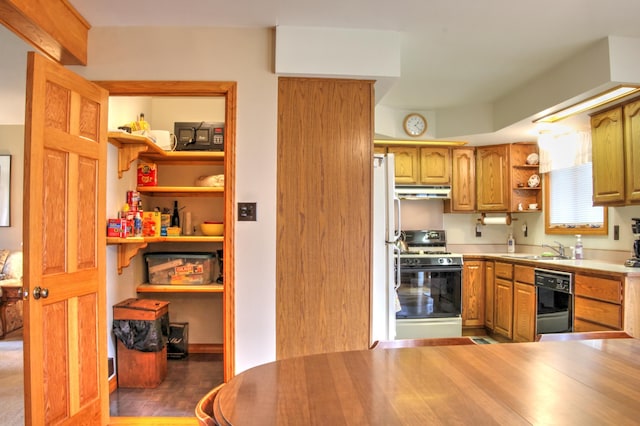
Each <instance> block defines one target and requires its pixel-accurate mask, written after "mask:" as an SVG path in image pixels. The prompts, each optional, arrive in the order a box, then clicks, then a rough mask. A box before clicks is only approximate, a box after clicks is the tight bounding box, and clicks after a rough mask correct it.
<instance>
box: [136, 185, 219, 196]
mask: <svg viewBox="0 0 640 426" xmlns="http://www.w3.org/2000/svg"><path fill="white" fill-rule="evenodd" d="M136 190H137V191H138V192H139V193H141V194H144V195H155V196H167V197H168V196H172V197H195V196H198V197H200V196H209V197H219V196H222V195H223V194H224V188H223V187H221V186H213V187H212V186H138V187H137V188H136Z"/></svg>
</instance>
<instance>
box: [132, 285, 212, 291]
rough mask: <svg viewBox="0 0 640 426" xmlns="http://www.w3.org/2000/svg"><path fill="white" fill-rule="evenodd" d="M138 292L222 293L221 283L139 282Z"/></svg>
mask: <svg viewBox="0 0 640 426" xmlns="http://www.w3.org/2000/svg"><path fill="white" fill-rule="evenodd" d="M136 291H137V292H138V293H224V287H223V286H222V284H202V285H184V284H180V285H177V284H176V285H173V284H147V283H145V284H140V285H139V286H138V287H136Z"/></svg>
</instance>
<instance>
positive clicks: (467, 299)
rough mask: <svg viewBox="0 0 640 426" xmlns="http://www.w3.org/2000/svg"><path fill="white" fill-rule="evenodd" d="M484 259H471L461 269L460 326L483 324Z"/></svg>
mask: <svg viewBox="0 0 640 426" xmlns="http://www.w3.org/2000/svg"><path fill="white" fill-rule="evenodd" d="M484 291H485V283H484V261H482V260H471V261H467V262H465V263H464V267H463V270H462V326H463V327H473V326H480V327H481V326H484V324H485V307H484V304H485V295H484Z"/></svg>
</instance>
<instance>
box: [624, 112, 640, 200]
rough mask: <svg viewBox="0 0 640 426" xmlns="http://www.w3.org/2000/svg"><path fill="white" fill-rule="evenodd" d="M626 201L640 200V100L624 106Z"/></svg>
mask: <svg viewBox="0 0 640 426" xmlns="http://www.w3.org/2000/svg"><path fill="white" fill-rule="evenodd" d="M623 113H624V159H625V201H626V202H627V203H638V202H640V173H638V170H640V100H637V101H635V102H631V103H629V104H627V105H625V106H624V109H623Z"/></svg>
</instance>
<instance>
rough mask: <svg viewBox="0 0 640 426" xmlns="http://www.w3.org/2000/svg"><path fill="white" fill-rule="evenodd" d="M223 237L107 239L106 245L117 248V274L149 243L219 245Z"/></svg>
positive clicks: (192, 236) (187, 236)
mask: <svg viewBox="0 0 640 426" xmlns="http://www.w3.org/2000/svg"><path fill="white" fill-rule="evenodd" d="M223 241H224V237H223V236H222V235H220V236H206V235H184V236H183V235H180V236H175V237H173V236H172V237H168V236H167V237H128V238H117V237H116V238H114V237H107V244H110V245H117V246H118V274H122V270H123V269H124V268H126V267H128V266H129V265H130V264H131V259H133V257H134V256H135V255H136V254H138V252H139V251H140V250H142V249H143V248H145V247H147V245H149V243H221V242H223Z"/></svg>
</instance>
